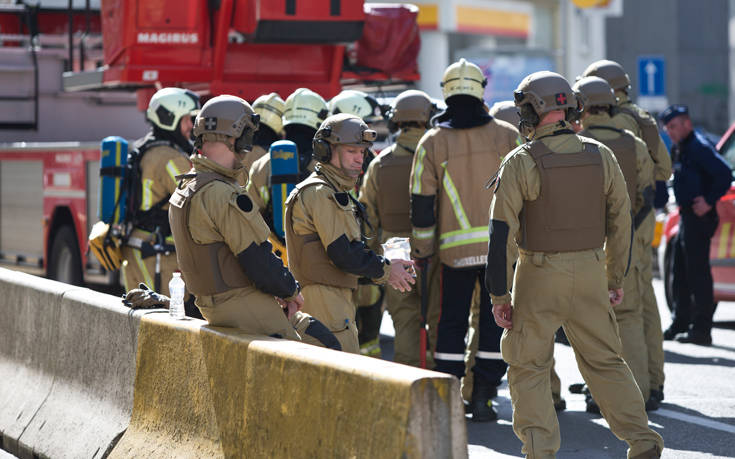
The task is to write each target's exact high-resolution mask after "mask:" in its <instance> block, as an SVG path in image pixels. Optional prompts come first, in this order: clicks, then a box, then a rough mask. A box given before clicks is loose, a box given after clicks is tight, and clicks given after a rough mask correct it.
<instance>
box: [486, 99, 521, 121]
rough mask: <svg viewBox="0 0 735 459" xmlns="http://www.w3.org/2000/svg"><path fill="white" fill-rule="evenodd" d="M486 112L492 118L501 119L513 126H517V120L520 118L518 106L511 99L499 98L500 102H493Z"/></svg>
mask: <svg viewBox="0 0 735 459" xmlns="http://www.w3.org/2000/svg"><path fill="white" fill-rule="evenodd" d="M488 113H489V115H490V116H492V117H493V118H497V119H499V120H503V121H505V122H506V123H510V124H512V125H513V126H517V125H518V121H520V119H521V118H520V114H519V113H518V107H516V105H515V104H514V103H513V101H512V100H501V101H500V102H495V103H494V104H493V106H492V107H490V111H489V112H488Z"/></svg>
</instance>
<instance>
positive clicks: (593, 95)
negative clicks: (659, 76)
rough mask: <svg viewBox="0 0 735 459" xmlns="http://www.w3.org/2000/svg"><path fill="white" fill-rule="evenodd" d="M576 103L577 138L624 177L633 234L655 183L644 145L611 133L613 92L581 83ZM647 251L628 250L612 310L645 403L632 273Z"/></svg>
mask: <svg viewBox="0 0 735 459" xmlns="http://www.w3.org/2000/svg"><path fill="white" fill-rule="evenodd" d="M572 89H573V90H574V93H575V96H576V97H577V98H578V99H579V100H580V101H581V103H582V106H583V110H582V112H581V117H580V122H581V126H582V128H583V130H582V131H580V132H579V133H578V134H579V135H581V136H583V137H590V138H593V139H595V140H597V141H599V142H602V143H603V144H604V145H605V146H607V147H608V148H610V150H612V152H613V154H614V155H615V158H616V159H617V161H618V164H619V165H620V169H621V171H622V172H623V177H624V178H625V183H626V185H627V190H628V197H629V199H630V205H631V210H632V214H633V230H634V231H636V230H637V229H638V228H639V227H640V224H641V223H642V222H643V220H644V219H645V218H646V217H647V216H648V214H649V213H651V212H653V198H654V196H655V192H654V189H653V187H654V180H653V161H652V160H651V157H650V155H649V154H648V148H647V147H646V144H645V143H644V142H643V141H642V140H640V139H638V138H637V137H635V136H634V135H633V134H632V133H631V132H630V131H624V130H622V129H618V128H616V127H615V124H614V122H613V120H612V117H611V116H610V115H611V112H612V110H613V108H614V107H615V105H616V100H615V94H614V93H613V90H612V88H611V87H610V85H609V84H608V83H607V81H605V80H603V79H602V78H599V77H584V78H582V79H580V80H579V81H577V82H576V83H575V85H574V87H573V88H572ZM649 247H650V246H645V245H643V244H642V242H641V239H640V238H634V239H633V242H632V248H631V260H630V267H629V268H628V275H626V276H625V279H624V281H623V290H624V291H625V297H624V298H623V301H622V303H620V304H619V305H617V306H615V320H616V321H617V323H618V332H619V334H620V341H621V342H622V345H623V354H622V355H623V358H624V359H625V361H626V362H627V363H628V366H629V367H630V370H631V372H632V373H633V377H634V378H635V381H636V383H637V384H638V388H639V389H640V390H641V393H642V394H643V399H644V400H649V397H650V387H649V373H648V347H647V346H646V340H645V336H644V330H643V311H642V300H641V296H640V294H641V292H640V289H639V288H638V282H639V280H640V276H638V275H637V274H636V273H635V270H637V269H639V266H641V265H642V264H643V263H644V261H643V258H645V257H648V258H650V257H651V252H650V250H649ZM587 411H588V412H593V413H599V412H600V409H599V407H598V406H597V404H596V403H595V402H594V400H593V399H592V398H591V396H589V395H588V396H587Z"/></svg>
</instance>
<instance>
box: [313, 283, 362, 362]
mask: <svg viewBox="0 0 735 459" xmlns="http://www.w3.org/2000/svg"><path fill="white" fill-rule="evenodd" d="M301 294H302V295H303V296H304V307H303V309H302V310H303V311H304V312H305V313H307V314H310V315H311V316H312V317H314V318H315V319H316V320H318V321H320V322H322V323H323V324H324V325H325V326H326V327H327V328H328V329H329V331H331V332H332V333H333V334H334V336H336V337H337V340H338V341H339V343H340V345H341V346H342V350H343V351H345V352H351V353H353V354H359V353H360V344H359V343H358V340H357V325H356V324H355V314H356V307H355V303H354V300H353V291H352V289H349V288H342V287H332V286H329V285H321V284H312V285H307V286H305V287H304V288H303V289H302V290H301Z"/></svg>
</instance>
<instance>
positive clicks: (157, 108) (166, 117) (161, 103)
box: [145, 88, 200, 131]
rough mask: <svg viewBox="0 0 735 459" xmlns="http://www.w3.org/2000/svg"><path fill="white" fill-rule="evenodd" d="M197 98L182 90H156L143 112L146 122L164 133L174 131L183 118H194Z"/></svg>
mask: <svg viewBox="0 0 735 459" xmlns="http://www.w3.org/2000/svg"><path fill="white" fill-rule="evenodd" d="M199 107H200V104H199V96H197V95H196V93H194V92H193V91H189V90H188V89H182V88H163V89H160V90H158V91H157V92H156V93H155V94H153V97H151V100H150V102H148V109H147V110H146V112H145V115H146V118H147V119H148V121H150V122H151V123H153V125H155V126H157V127H159V128H160V129H163V130H164V131H175V130H176V129H177V127H178V125H179V121H180V120H181V118H183V117H184V116H194V115H196V114H197V111H198V110H199Z"/></svg>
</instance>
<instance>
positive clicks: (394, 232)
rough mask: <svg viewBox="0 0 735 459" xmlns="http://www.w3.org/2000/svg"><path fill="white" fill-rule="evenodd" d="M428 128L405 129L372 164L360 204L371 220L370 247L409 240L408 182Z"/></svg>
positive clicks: (361, 190) (362, 189)
mask: <svg viewBox="0 0 735 459" xmlns="http://www.w3.org/2000/svg"><path fill="white" fill-rule="evenodd" d="M424 132H425V129H421V128H413V127H412V128H407V129H403V130H401V133H400V134H399V135H398V137H397V138H396V142H395V143H394V144H393V145H391V146H389V147H387V148H385V149H384V150H383V151H381V152H380V154H379V155H378V156H376V157H375V159H373V160H372V161H371V162H370V165H369V166H368V168H367V171H366V172H365V175H364V176H363V181H362V187H361V188H360V198H359V201H360V202H361V203H362V204H363V205H364V206H365V210H366V212H367V219H368V222H369V223H370V225H369V227H372V229H373V232H372V236H373V237H371V238H370V240H369V241H368V245H369V246H370V247H371V248H372V249H373V250H376V251H377V249H378V245H379V244H380V243H383V242H385V241H387V240H388V239H390V238H392V237H409V236H410V235H411V220H410V218H409V211H410V200H409V197H410V195H409V193H408V190H407V188H408V182H409V178H410V176H411V164H412V163H413V155H414V152H415V151H416V146H417V145H418V142H419V140H420V139H421V136H422V135H423V134H424Z"/></svg>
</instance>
